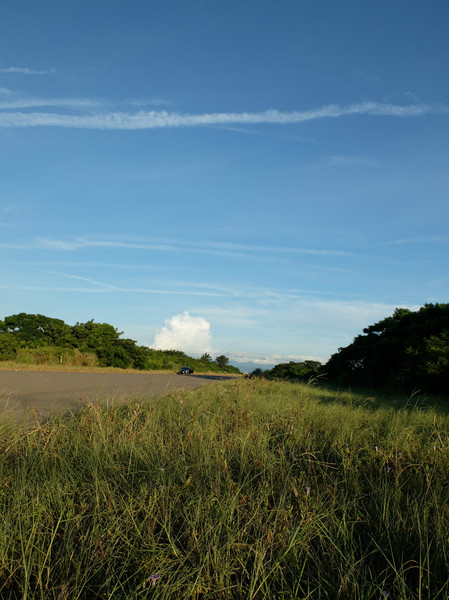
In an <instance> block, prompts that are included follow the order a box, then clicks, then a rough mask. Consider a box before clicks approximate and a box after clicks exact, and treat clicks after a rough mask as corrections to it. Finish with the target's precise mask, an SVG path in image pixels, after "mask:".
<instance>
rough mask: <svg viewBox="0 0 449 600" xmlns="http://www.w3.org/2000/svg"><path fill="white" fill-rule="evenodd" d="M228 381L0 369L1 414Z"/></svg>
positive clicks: (45, 411) (49, 409) (144, 395)
mask: <svg viewBox="0 0 449 600" xmlns="http://www.w3.org/2000/svg"><path fill="white" fill-rule="evenodd" d="M224 379H227V378H226V377H221V376H201V375H175V374H173V375H171V374H169V375H167V374H160V373H151V374H147V373H142V374H141V373H63V372H49V371H46V372H43V371H2V370H0V413H5V412H6V413H9V414H16V415H23V416H26V415H27V414H28V415H29V414H31V413H33V411H36V413H37V414H38V415H40V416H48V415H49V414H51V413H54V412H57V411H61V412H65V411H71V410H77V409H78V408H79V407H80V406H81V405H82V404H84V403H88V402H94V403H95V402H98V401H100V400H106V399H108V400H111V401H122V400H124V399H126V398H130V397H132V398H142V399H143V398H151V397H155V396H162V395H163V394H166V393H168V392H172V391H175V390H178V389H184V390H191V389H194V388H197V387H199V386H201V385H207V384H210V383H214V382H216V381H218V380H224Z"/></svg>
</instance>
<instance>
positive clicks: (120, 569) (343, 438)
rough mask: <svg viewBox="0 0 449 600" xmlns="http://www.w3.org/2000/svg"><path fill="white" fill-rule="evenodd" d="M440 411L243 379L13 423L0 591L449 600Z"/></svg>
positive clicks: (3, 470)
mask: <svg viewBox="0 0 449 600" xmlns="http://www.w3.org/2000/svg"><path fill="white" fill-rule="evenodd" d="M448 446H449V416H448V414H447V411H446V409H445V407H444V406H443V405H441V404H438V405H436V406H434V405H432V403H431V401H430V399H429V398H427V399H426V398H421V397H419V396H418V395H415V396H414V397H413V398H411V399H401V398H395V399H394V402H392V401H391V399H385V398H377V397H376V398H374V397H373V396H371V395H368V396H365V395H364V394H354V393H349V392H342V391H337V390H331V389H324V388H319V387H317V386H307V385H300V384H289V383H285V382H273V381H264V380H253V379H250V380H244V379H234V380H232V381H229V382H224V383H217V384H216V385H213V386H205V387H203V388H199V389H197V390H194V391H192V392H176V393H173V394H170V395H168V396H165V397H162V398H157V399H152V400H149V401H132V400H130V401H129V402H128V403H126V404H125V405H122V406H115V407H110V406H107V405H106V404H104V405H96V406H94V405H91V406H89V407H87V408H85V409H82V410H81V411H80V412H79V413H78V414H76V415H72V416H71V417H64V418H63V417H55V418H53V419H51V420H48V421H46V422H39V421H38V420H35V422H34V424H33V426H26V425H20V424H17V423H16V422H13V421H7V420H3V421H2V422H1V423H0V482H1V484H0V597H1V598H8V599H9V598H11V599H13V598H14V599H16V598H17V599H19V598H20V599H22V598H23V599H31V598H32V599H34V598H40V599H41V598H42V599H44V598H45V599H46V600H47V599H55V600H64V599H67V600H68V599H75V598H79V599H84V598H85V599H91V598H117V599H129V598H136V599H138V598H139V599H140V598H161V599H167V598H201V599H224V600H226V599H234V598H235V599H239V598H241V599H243V598H245V599H251V600H252V599H260V598H270V599H271V598H274V599H285V600H287V599H292V598H300V599H306V598H310V599H313V600H315V599H329V598H331V599H332V598H339V599H360V600H362V599H363V600H369V599H376V600H384V599H386V598H388V599H390V600H393V599H394V600H396V599H398V600H410V599H415V598H416V599H424V598H426V599H429V600H430V599H432V600H434V599H438V598H439V599H443V598H448V597H449V587H448V585H449V584H448V581H449V573H448V565H449V454H448Z"/></svg>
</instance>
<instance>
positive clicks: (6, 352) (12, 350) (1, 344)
mask: <svg viewBox="0 0 449 600" xmlns="http://www.w3.org/2000/svg"><path fill="white" fill-rule="evenodd" d="M0 323H1V321H0ZM18 348H19V345H18V342H17V340H16V338H15V337H14V335H13V334H12V333H10V332H0V360H13V359H14V358H15V356H16V350H17V349H18Z"/></svg>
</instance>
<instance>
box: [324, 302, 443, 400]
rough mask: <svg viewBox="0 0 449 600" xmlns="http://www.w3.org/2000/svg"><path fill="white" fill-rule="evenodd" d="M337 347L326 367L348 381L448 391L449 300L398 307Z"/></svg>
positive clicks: (335, 377)
mask: <svg viewBox="0 0 449 600" xmlns="http://www.w3.org/2000/svg"><path fill="white" fill-rule="evenodd" d="M363 332H364V335H359V336H357V337H356V338H355V339H354V341H353V342H352V344H349V346H347V347H345V348H339V350H338V352H337V353H336V354H334V355H333V356H331V358H330V359H329V361H328V363H327V364H326V365H325V366H324V367H323V368H322V371H323V372H325V373H327V376H328V378H329V379H331V380H334V381H337V382H338V383H341V384H344V385H366V386H375V387H377V386H384V387H395V388H400V389H404V390H408V391H411V390H413V389H414V388H417V387H419V388H425V389H428V390H432V391H440V392H448V391H449V386H448V364H449V304H425V305H424V306H423V307H422V308H420V309H419V310H418V311H410V310H408V309H404V308H398V309H396V310H395V311H394V313H393V315H392V316H391V317H387V318H386V319H383V320H382V321H379V322H378V323H375V324H374V325H371V326H369V327H366V328H365V329H364V330H363Z"/></svg>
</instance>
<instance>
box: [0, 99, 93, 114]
mask: <svg viewBox="0 0 449 600" xmlns="http://www.w3.org/2000/svg"><path fill="white" fill-rule="evenodd" d="M102 105H103V104H102V103H101V102H99V101H98V100H89V99H87V98H13V99H10V100H7V101H2V102H0V109H3V110H8V109H13V108H34V107H43V106H54V107H73V108H98V107H100V106H102ZM5 114H9V113H5ZM13 114H14V113H13ZM60 116H63V115H60Z"/></svg>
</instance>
